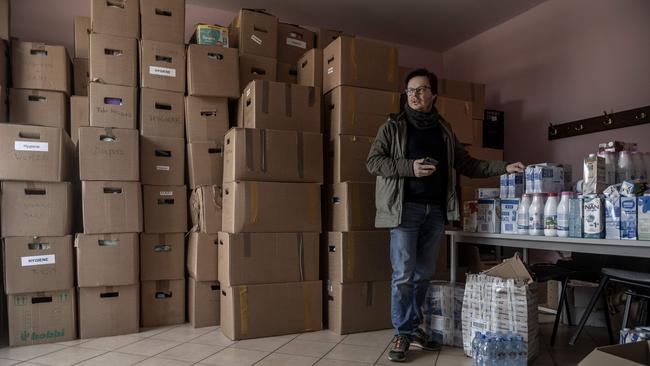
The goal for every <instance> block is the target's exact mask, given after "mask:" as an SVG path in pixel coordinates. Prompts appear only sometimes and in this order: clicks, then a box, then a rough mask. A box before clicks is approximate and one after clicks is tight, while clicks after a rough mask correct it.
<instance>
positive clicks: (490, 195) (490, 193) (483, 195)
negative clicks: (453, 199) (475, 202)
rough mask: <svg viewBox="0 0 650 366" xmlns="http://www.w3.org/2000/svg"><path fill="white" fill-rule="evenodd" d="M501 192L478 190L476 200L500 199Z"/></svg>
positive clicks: (497, 189) (487, 189)
mask: <svg viewBox="0 0 650 366" xmlns="http://www.w3.org/2000/svg"><path fill="white" fill-rule="evenodd" d="M500 193H501V190H500V189H499V188H477V189H476V191H475V194H476V199H479V200H480V199H484V198H499V194H500Z"/></svg>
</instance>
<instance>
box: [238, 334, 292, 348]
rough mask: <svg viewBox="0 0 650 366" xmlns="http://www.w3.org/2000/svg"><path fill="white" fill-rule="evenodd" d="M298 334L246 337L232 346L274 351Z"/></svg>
mask: <svg viewBox="0 0 650 366" xmlns="http://www.w3.org/2000/svg"><path fill="white" fill-rule="evenodd" d="M295 337H296V336H295V335H289V336H277V337H266V338H255V339H245V340H243V341H239V342H237V343H236V344H234V345H233V346H232V348H240V349H252V350H255V351H266V352H273V351H275V350H277V349H278V348H280V347H282V346H284V345H285V344H287V343H289V342H291V340H293V339H294V338H295Z"/></svg>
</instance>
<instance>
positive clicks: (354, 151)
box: [327, 135, 376, 183]
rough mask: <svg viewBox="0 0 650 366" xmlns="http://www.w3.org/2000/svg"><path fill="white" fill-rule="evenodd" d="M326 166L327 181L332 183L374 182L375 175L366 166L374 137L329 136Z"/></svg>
mask: <svg viewBox="0 0 650 366" xmlns="http://www.w3.org/2000/svg"><path fill="white" fill-rule="evenodd" d="M330 138H331V139H332V141H330V142H329V149H328V150H329V152H328V154H327V160H328V162H327V166H328V167H330V169H331V170H330V172H329V176H328V181H329V182H332V183H343V182H361V183H374V182H375V180H376V177H375V176H374V175H372V174H370V172H368V169H367V168H366V160H367V159H368V153H369V152H370V147H371V146H372V141H373V140H374V139H375V138H374V137H368V136H353V135H338V136H330Z"/></svg>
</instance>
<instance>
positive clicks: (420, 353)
mask: <svg viewBox="0 0 650 366" xmlns="http://www.w3.org/2000/svg"><path fill="white" fill-rule="evenodd" d="M389 350H390V349H389V348H386V350H385V351H384V353H383V354H382V355H381V357H380V358H379V360H378V361H377V365H382V366H383V365H387V366H394V365H395V363H394V362H392V361H391V360H389V359H388V351H389ZM438 354H439V352H434V351H424V350H415V349H412V350H410V351H409V352H408V353H407V355H406V362H407V363H408V364H409V365H410V366H432V365H435V364H436V360H437V359H438Z"/></svg>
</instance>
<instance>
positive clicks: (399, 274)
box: [390, 202, 445, 336]
mask: <svg viewBox="0 0 650 366" xmlns="http://www.w3.org/2000/svg"><path fill="white" fill-rule="evenodd" d="M444 227H445V219H444V214H443V212H442V208H441V207H440V206H439V205H432V204H425V203H412V202H404V205H403V207H402V223H401V224H400V225H399V226H398V227H396V228H394V229H392V230H391V232H390V261H391V263H392V266H393V277H392V285H391V318H392V321H393V328H394V329H395V334H396V335H406V336H411V335H412V334H413V332H414V331H415V330H416V329H417V328H418V327H419V326H420V324H422V322H423V320H424V319H423V314H422V310H421V309H422V308H423V305H424V300H425V296H426V293H427V288H428V286H429V282H430V281H431V279H432V278H433V275H434V273H435V270H436V262H437V260H438V252H439V249H440V239H441V237H442V234H443V232H444Z"/></svg>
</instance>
